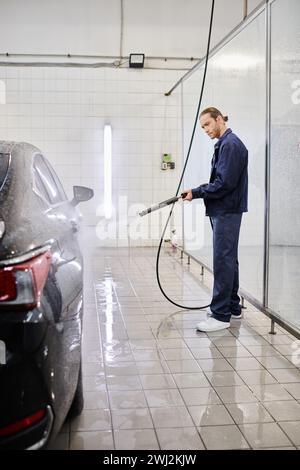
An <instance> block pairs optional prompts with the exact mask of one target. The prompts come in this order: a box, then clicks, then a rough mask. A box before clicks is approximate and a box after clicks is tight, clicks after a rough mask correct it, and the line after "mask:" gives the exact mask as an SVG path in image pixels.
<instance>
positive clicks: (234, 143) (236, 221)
mask: <svg viewBox="0 0 300 470" xmlns="http://www.w3.org/2000/svg"><path fill="white" fill-rule="evenodd" d="M192 194H193V199H197V198H203V200H204V203H205V207H206V215H207V216H209V217H210V221H211V225H212V229H213V271H214V287H213V297H212V302H211V305H210V309H211V312H212V316H213V317H214V318H216V319H217V320H220V321H223V322H229V321H230V317H231V314H235V315H238V314H240V312H241V306H240V298H239V296H238V290H239V262H238V241H239V233H240V226H241V221H242V214H243V212H247V211H248V150H247V149H246V147H245V145H244V144H243V142H242V141H241V140H240V139H239V138H238V137H237V136H236V135H235V134H234V133H233V132H232V130H231V129H227V130H226V132H225V133H224V134H223V135H222V137H220V139H219V140H218V142H217V143H216V144H215V151H214V156H213V158H212V168H211V175H210V181H209V183H208V184H202V185H201V186H199V187H198V188H195V189H192Z"/></svg>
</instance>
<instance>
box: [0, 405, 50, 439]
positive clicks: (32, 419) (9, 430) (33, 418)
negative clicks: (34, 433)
mask: <svg viewBox="0 0 300 470" xmlns="http://www.w3.org/2000/svg"><path fill="white" fill-rule="evenodd" d="M45 414H46V410H45V409H42V410H39V411H37V412H36V413H34V414H32V415H30V416H27V417H26V418H24V419H21V420H20V421H16V422H15V423H12V424H9V425H8V426H5V427H4V428H0V437H6V436H10V435H11V434H17V433H18V432H20V431H22V430H23V429H26V428H29V427H30V426H32V425H33V424H35V423H37V422H38V421H41V420H42V419H43V418H44V416H45Z"/></svg>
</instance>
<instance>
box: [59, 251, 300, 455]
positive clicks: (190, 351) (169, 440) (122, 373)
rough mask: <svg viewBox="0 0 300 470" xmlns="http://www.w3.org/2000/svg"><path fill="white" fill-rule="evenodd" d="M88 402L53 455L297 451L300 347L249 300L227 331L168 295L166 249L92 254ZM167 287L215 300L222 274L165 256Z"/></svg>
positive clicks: (196, 301)
mask: <svg viewBox="0 0 300 470" xmlns="http://www.w3.org/2000/svg"><path fill="white" fill-rule="evenodd" d="M85 258H86V263H85V312H84V323H83V356H82V359H83V376H84V397H85V406H84V410H83V413H82V414H81V416H80V417H78V418H76V419H74V420H73V421H72V422H67V423H66V424H65V425H64V427H63V429H62V431H61V433H60V434H59V435H58V437H57V439H56V441H55V443H54V444H53V446H52V447H53V448H54V449H89V450H92V449H97V450H100V449H128V450H135V449H163V450H166V449H167V450H171V449H182V450H189V449H198V450H201V449H249V448H250V449H257V448H263V449H269V448H270V449H282V448H286V449H297V448H298V446H299V447H300V370H299V365H300V351H299V349H300V346H299V343H297V342H295V341H296V338H294V337H293V336H291V335H290V334H288V333H287V332H286V331H285V330H283V329H282V328H279V327H276V331H277V334H276V335H275V336H272V335H270V334H269V331H270V320H269V319H268V318H266V317H265V316H264V315H263V314H262V313H260V312H258V311H257V310H256V309H255V308H254V307H253V306H251V305H250V304H247V303H246V307H247V309H246V310H244V318H243V319H242V320H234V321H232V326H231V328H230V329H229V330H224V331H220V332H214V333H209V334H206V333H199V332H197V331H196V329H195V325H196V323H197V322H198V321H199V320H202V319H204V318H206V314H207V311H202V312H201V311H196V312H193V311H189V310H187V311H181V310H180V309H179V308H178V307H176V306H174V305H172V304H170V303H169V302H168V301H167V300H166V299H165V298H164V297H163V296H162V294H161V293H160V291H159V289H158V286H157V282H156V277H155V260H156V249H153V248H132V249H131V250H130V251H129V250H128V249H127V248H99V247H95V248H90V247H89V249H88V250H87V252H86V254H85ZM160 272H161V280H162V283H163V286H164V288H165V289H166V292H167V294H168V295H169V296H170V297H171V298H172V299H174V300H175V301H176V302H178V303H183V305H187V306H189V307H191V306H199V305H205V304H208V303H209V301H210V293H211V286H212V277H211V275H210V274H209V273H207V272H205V274H204V277H203V276H201V268H200V266H199V265H197V264H196V263H194V262H192V264H191V265H190V266H189V265H188V264H187V260H186V259H184V260H181V259H180V253H178V252H173V251H172V250H171V249H169V248H166V250H165V251H164V254H163V259H162V262H161V270H160Z"/></svg>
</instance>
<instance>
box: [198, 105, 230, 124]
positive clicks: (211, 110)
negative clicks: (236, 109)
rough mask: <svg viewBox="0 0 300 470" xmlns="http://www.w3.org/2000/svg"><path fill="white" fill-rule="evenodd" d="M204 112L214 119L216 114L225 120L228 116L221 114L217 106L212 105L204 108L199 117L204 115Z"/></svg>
mask: <svg viewBox="0 0 300 470" xmlns="http://www.w3.org/2000/svg"><path fill="white" fill-rule="evenodd" d="M204 114H210V116H211V117H212V118H214V119H217V117H218V116H221V117H222V118H223V120H224V121H225V122H227V121H228V116H223V114H222V113H221V111H219V110H218V109H217V108H214V107H210V108H206V109H204V110H203V111H202V113H201V114H200V117H201V116H204Z"/></svg>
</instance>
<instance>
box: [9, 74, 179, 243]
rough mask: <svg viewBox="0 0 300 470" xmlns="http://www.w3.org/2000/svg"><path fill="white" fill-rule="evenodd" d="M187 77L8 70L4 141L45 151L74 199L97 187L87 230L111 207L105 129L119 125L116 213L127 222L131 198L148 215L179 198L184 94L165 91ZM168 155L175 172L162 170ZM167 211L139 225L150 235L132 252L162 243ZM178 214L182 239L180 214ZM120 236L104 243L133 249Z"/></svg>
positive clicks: (88, 207)
mask: <svg viewBox="0 0 300 470" xmlns="http://www.w3.org/2000/svg"><path fill="white" fill-rule="evenodd" d="M181 75H182V72H180V71H167V70H162V71H159V70H138V71H137V70H132V69H118V70H116V69H108V68H105V69H104V68H102V69H80V68H52V67H51V68H50V67H49V68H45V67H44V68H42V67H41V68H37V67H0V80H2V81H4V83H5V86H6V104H0V136H1V137H0V138H1V139H4V140H5V139H7V140H16V141H27V142H30V143H32V144H33V145H36V146H37V147H39V148H40V149H41V150H42V152H43V153H44V154H45V156H46V157H47V158H48V159H49V160H50V162H51V163H52V164H53V166H54V168H55V170H56V171H57V173H58V175H59V177H60V178H61V180H62V181H63V184H64V186H65V188H66V191H67V194H68V196H69V197H70V198H71V197H72V186H73V185H75V184H76V185H78V184H79V185H80V184H81V185H85V186H90V187H92V188H93V189H94V191H95V197H94V199H93V200H91V201H89V202H88V203H85V204H82V205H81V206H80V209H81V211H82V213H83V215H84V221H85V224H87V225H94V226H97V224H99V222H101V218H100V217H99V215H97V207H98V206H99V205H101V204H102V202H103V127H104V125H105V124H106V123H109V124H111V126H112V131H113V157H112V159H113V161H112V169H113V203H114V206H115V212H114V214H115V216H116V218H117V219H118V220H120V219H121V218H122V217H123V218H124V215H125V214H124V212H126V210H125V209H124V208H123V209H122V214H120V213H119V204H120V201H119V198H120V197H122V196H123V197H127V198H128V204H127V211H129V210H130V213H131V214H132V213H135V208H134V207H133V208H132V207H131V205H133V204H135V205H136V204H138V205H139V210H141V208H143V206H145V207H148V206H149V205H151V204H153V203H156V202H160V201H162V200H164V199H167V198H169V197H172V196H173V195H174V194H175V192H176V189H177V184H178V179H179V176H180V172H181V167H182V165H181V159H182V144H181V107H180V95H179V89H178V92H177V93H174V94H172V95H171V96H170V97H165V96H164V93H165V92H166V91H168V90H169V89H170V87H171V86H172V85H173V84H174V83H175V82H176V81H177V79H178V78H179V77H180V76H181ZM165 152H167V153H171V154H172V156H173V159H174V161H175V162H176V169H175V170H173V171H171V170H168V171H162V170H161V169H160V163H161V155H162V154H163V153H165ZM123 202H124V201H123ZM123 206H124V203H123ZM130 207H131V208H130ZM166 211H167V209H164V214H158V213H156V214H153V215H152V216H151V218H150V217H145V218H143V219H139V223H140V224H141V227H142V230H143V233H144V235H143V238H138V239H136V240H132V241H131V243H132V246H133V245H141V246H147V245H152V244H153V243H155V244H156V243H157V241H156V239H157V238H159V236H160V232H161V218H162V217H163V218H164V217H165V214H166V213H167V212H166ZM176 214H177V215H176V223H175V225H176V228H177V229H178V230H177V232H178V233H180V232H181V211H180V210H179V208H178V210H176ZM131 218H132V217H131ZM98 228H99V227H98ZM121 231H122V230H121V229H120V233H121ZM123 232H124V230H123ZM118 238H120V237H118V233H117V234H116V235H114V236H113V237H110V238H109V239H105V240H102V241H101V244H102V245H109V246H111V245H112V246H115V245H118V244H119V245H122V246H123V245H124V243H125V244H126V243H127V240H126V241H125V242H124V240H118Z"/></svg>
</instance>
